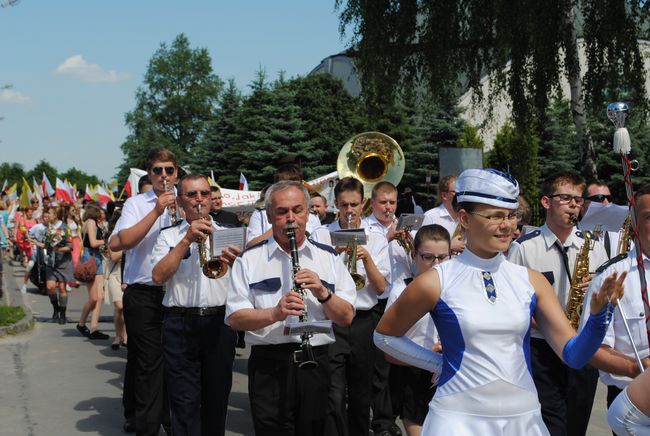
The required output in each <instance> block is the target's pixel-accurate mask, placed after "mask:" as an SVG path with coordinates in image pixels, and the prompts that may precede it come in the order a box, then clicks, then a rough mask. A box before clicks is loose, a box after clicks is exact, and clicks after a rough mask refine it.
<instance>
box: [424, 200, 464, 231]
mask: <svg viewBox="0 0 650 436" xmlns="http://www.w3.org/2000/svg"><path fill="white" fill-rule="evenodd" d="M459 223H460V221H459V220H457V219H454V218H453V217H452V216H451V214H450V213H449V211H448V210H447V208H446V207H445V205H444V204H442V203H441V204H440V206H438V207H434V208H433V209H429V210H428V211H426V212H425V213H424V219H423V220H422V225H423V226H428V225H429V224H438V225H441V226H443V227H444V228H445V229H447V231H448V232H449V237H450V238H453V236H454V232H455V231H456V228H457V227H458V224H459Z"/></svg>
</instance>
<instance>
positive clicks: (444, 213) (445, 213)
mask: <svg viewBox="0 0 650 436" xmlns="http://www.w3.org/2000/svg"><path fill="white" fill-rule="evenodd" d="M438 207H439V208H440V216H441V217H443V216H448V217H450V218H451V214H450V213H449V211H448V210H447V208H446V207H445V203H440V206H438Z"/></svg>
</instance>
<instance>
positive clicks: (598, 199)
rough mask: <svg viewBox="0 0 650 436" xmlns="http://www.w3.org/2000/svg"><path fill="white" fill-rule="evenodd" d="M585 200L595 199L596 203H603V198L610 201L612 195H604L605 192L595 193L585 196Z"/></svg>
mask: <svg viewBox="0 0 650 436" xmlns="http://www.w3.org/2000/svg"><path fill="white" fill-rule="evenodd" d="M585 200H589V201H595V202H596V203H603V202H604V201H605V200H607V201H609V202H611V201H612V196H611V195H605V194H596V195H590V196H589V197H585Z"/></svg>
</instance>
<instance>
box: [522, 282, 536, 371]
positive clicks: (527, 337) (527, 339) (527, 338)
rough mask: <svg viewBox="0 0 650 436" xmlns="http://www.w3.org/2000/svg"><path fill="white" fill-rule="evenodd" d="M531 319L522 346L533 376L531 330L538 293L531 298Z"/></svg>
mask: <svg viewBox="0 0 650 436" xmlns="http://www.w3.org/2000/svg"><path fill="white" fill-rule="evenodd" d="M528 307H529V310H530V321H529V324H528V331H527V332H526V335H525V336H524V343H523V344H522V348H523V349H524V359H526V366H527V367H528V373H529V374H530V376H531V377H532V376H533V367H532V365H531V363H530V330H531V329H532V325H533V316H534V315H535V309H537V294H533V298H531V299H530V306H528Z"/></svg>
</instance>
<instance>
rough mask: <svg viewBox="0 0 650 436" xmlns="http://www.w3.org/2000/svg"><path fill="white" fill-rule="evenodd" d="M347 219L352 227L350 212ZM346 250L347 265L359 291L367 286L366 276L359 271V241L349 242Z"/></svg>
mask: <svg viewBox="0 0 650 436" xmlns="http://www.w3.org/2000/svg"><path fill="white" fill-rule="evenodd" d="M347 219H348V229H349V228H352V214H351V213H349V214H348V216H347ZM346 251H347V253H348V260H347V262H346V266H347V268H348V271H349V272H350V275H351V276H352V280H354V285H355V286H356V288H357V291H360V290H361V289H363V288H365V287H366V279H365V277H364V276H362V275H361V274H359V273H358V272H357V243H356V242H353V243H350V244H348V247H347V249H346Z"/></svg>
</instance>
